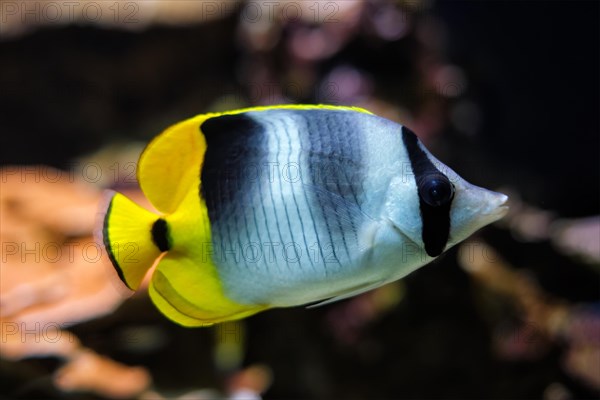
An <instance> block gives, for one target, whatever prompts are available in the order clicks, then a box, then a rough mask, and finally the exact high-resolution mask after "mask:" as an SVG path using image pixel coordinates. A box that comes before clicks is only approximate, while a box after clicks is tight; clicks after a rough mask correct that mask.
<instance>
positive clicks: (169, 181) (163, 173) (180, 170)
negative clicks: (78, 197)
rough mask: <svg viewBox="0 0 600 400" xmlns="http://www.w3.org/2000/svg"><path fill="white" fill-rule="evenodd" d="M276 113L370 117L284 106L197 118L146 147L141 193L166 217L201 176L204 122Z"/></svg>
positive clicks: (141, 166) (141, 167)
mask: <svg viewBox="0 0 600 400" xmlns="http://www.w3.org/2000/svg"><path fill="white" fill-rule="evenodd" d="M278 109H287V110H339V111H356V112H362V113H366V114H371V113H370V112H369V111H367V110H365V109H363V108H359V107H346V106H333V105H325V104H284V105H277V106H262V107H251V108H242V109H239V110H231V111H225V112H221V113H210V114H200V115H197V116H195V117H193V118H190V119H187V120H185V121H182V122H180V123H177V124H175V125H173V126H171V127H169V128H167V129H166V130H165V131H164V132H163V133H161V134H160V135H159V136H157V137H156V138H154V139H153V140H152V141H151V142H150V143H149V144H148V146H147V147H146V149H145V150H144V152H143V153H142V155H141V156H140V161H139V166H138V180H139V182H140V186H141V188H142V191H143V192H144V194H145V195H146V197H148V200H150V202H151V203H152V204H153V205H154V207H156V209H157V210H159V211H161V212H162V213H165V214H171V213H173V212H174V211H175V210H176V209H177V206H178V205H179V204H180V203H181V202H182V201H183V199H184V197H185V195H186V194H187V191H188V190H189V188H190V185H192V184H193V183H194V181H195V180H197V179H198V176H199V174H200V168H201V166H202V160H203V159H204V153H205V151H206V140H205V139H204V136H203V135H202V134H201V132H200V126H201V125H202V123H203V122H204V121H206V120H207V119H209V118H214V117H218V116H221V115H233V114H241V113H245V112H257V111H258V112H260V111H268V110H278Z"/></svg>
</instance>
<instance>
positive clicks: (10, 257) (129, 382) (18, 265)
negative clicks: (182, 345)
mask: <svg viewBox="0 0 600 400" xmlns="http://www.w3.org/2000/svg"><path fill="white" fill-rule="evenodd" d="M0 179H1V189H2V190H1V192H0V213H1V214H2V224H1V225H0V242H1V243H2V269H1V270H0V274H1V278H2V279H1V280H0V323H1V325H2V340H1V341H0V350H1V357H2V358H5V359H8V360H20V359H23V358H29V357H47V356H54V357H58V358H60V359H62V360H64V361H65V363H66V364H65V365H64V366H63V367H62V369H61V370H60V372H59V375H58V378H57V380H56V383H57V386H58V387H59V388H61V389H64V390H91V391H94V392H96V393H98V394H101V395H103V396H107V397H114V398H127V397H131V396H133V395H135V394H137V393H139V392H140V391H142V390H143V389H145V388H146V387H147V386H148V385H149V383H150V376H149V373H148V372H147V371H146V370H145V369H143V368H139V367H138V368H132V367H128V366H125V365H121V364H119V363H117V362H114V361H111V360H108V359H105V358H103V357H101V356H99V355H97V354H95V353H94V352H92V351H91V350H87V349H85V348H84V347H82V346H81V344H80V342H79V340H78V339H77V337H75V336H74V335H73V334H72V333H70V332H68V331H66V330H65V328H67V327H68V326H71V325H73V324H75V323H78V322H83V321H86V320H89V319H92V318H97V317H99V316H102V315H106V314H108V313H111V312H113V311H114V310H115V309H116V307H118V306H119V305H120V304H121V302H122V301H123V300H124V299H125V298H126V297H127V294H126V292H123V291H122V290H120V289H119V287H120V286H119V285H116V284H115V280H118V277H117V276H116V272H115V271H114V269H113V268H112V267H111V265H110V261H109V260H108V258H107V256H106V254H104V253H103V251H102V249H101V247H100V246H99V245H98V244H97V243H96V242H95V241H94V238H93V237H92V231H93V229H94V225H95V223H96V218H97V209H98V204H99V202H100V201H101V197H102V195H101V192H100V190H98V189H97V188H96V187H94V186H92V185H90V184H87V183H86V182H84V181H82V180H81V179H79V178H76V177H74V176H73V175H72V174H69V173H68V172H66V171H59V170H53V169H51V168H48V167H42V166H39V167H6V168H3V169H1V170H0ZM123 375H125V376H128V377H129V378H131V379H125V380H123V379H121V378H122V376H123ZM115 376H119V377H120V379H115Z"/></svg>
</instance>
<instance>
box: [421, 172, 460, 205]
mask: <svg viewBox="0 0 600 400" xmlns="http://www.w3.org/2000/svg"><path fill="white" fill-rule="evenodd" d="M419 196H420V197H421V198H422V199H423V201H425V203H427V204H429V205H430V206H432V207H439V206H442V205H444V204H447V203H448V202H449V201H450V200H452V198H453V197H454V185H453V184H452V183H450V181H449V180H448V178H447V177H446V176H444V175H442V174H434V175H430V176H426V177H424V179H422V180H421V182H419Z"/></svg>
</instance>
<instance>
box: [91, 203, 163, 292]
mask: <svg viewBox="0 0 600 400" xmlns="http://www.w3.org/2000/svg"><path fill="white" fill-rule="evenodd" d="M102 241H103V243H104V247H105V249H106V251H107V253H108V256H109V258H110V261H111V262H112V264H113V266H114V267H115V269H116V270H117V273H118V274H119V277H120V278H121V280H122V281H123V282H124V283H125V284H126V285H127V287H129V288H130V289H132V290H136V289H137V288H138V287H139V286H140V284H141V282H142V279H144V275H146V272H148V270H149V269H150V267H152V265H153V264H154V262H155V261H156V259H157V258H158V257H159V256H160V254H161V253H162V252H163V251H167V250H168V249H169V237H168V227H167V223H166V221H165V220H164V219H162V218H160V216H158V215H156V214H154V213H152V212H150V211H148V210H146V209H144V208H142V207H140V206H138V205H137V204H135V203H134V202H133V201H131V200H129V199H128V198H127V197H125V196H123V195H122V194H120V193H115V194H114V196H113V197H112V198H111V199H110V203H109V204H108V208H107V210H106V215H105V216H104V223H103V227H102Z"/></svg>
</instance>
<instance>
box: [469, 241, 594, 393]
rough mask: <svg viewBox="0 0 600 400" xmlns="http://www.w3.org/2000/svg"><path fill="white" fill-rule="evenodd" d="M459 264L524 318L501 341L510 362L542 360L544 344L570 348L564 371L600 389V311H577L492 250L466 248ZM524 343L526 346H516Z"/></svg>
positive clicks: (590, 308) (498, 346) (586, 307)
mask: <svg viewBox="0 0 600 400" xmlns="http://www.w3.org/2000/svg"><path fill="white" fill-rule="evenodd" d="M459 262H460V265H461V266H462V268H463V269H464V270H465V271H467V272H468V273H469V274H470V275H471V276H472V277H473V279H475V280H476V281H477V282H478V283H479V284H480V285H482V286H483V287H485V288H488V289H490V290H492V291H494V292H496V293H498V294H500V295H502V296H503V297H505V298H506V299H507V300H509V301H510V302H511V303H512V304H514V305H515V306H516V308H517V309H518V311H519V312H520V313H521V314H522V320H523V321H524V322H523V324H522V325H521V326H520V327H519V328H517V334H516V336H513V335H498V336H497V337H496V338H495V339H496V343H495V346H496V350H497V352H498V354H499V355H501V356H503V357H506V358H511V359H512V358H519V357H523V356H528V357H531V356H535V355H539V354H540V353H541V352H542V351H543V348H540V346H543V342H544V341H552V342H558V343H562V344H563V345H564V347H565V354H564V368H565V370H566V371H567V372H568V373H570V374H571V375H573V376H575V377H577V378H579V379H581V380H582V381H583V382H586V383H587V384H588V385H590V386H591V387H593V388H595V389H600V357H598V355H599V354H600V307H599V305H598V304H592V305H587V304H582V305H573V304H570V303H569V302H567V301H565V300H562V299H559V298H554V297H553V296H551V295H549V294H548V293H545V292H544V290H543V289H542V288H541V287H539V286H538V285H537V284H536V283H535V282H534V281H533V280H532V279H530V278H529V277H528V276H527V275H525V274H523V273H522V272H518V271H516V270H515V269H514V267H512V266H511V265H509V264H508V263H507V262H506V261H504V260H503V259H502V258H501V257H500V255H499V254H497V253H496V252H495V251H494V250H493V249H492V248H491V247H490V246H488V245H487V244H484V243H480V242H474V241H470V242H466V243H464V244H463V245H461V247H460V251H459ZM515 337H516V338H517V339H525V340H517V341H515Z"/></svg>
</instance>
